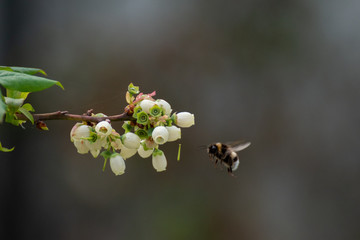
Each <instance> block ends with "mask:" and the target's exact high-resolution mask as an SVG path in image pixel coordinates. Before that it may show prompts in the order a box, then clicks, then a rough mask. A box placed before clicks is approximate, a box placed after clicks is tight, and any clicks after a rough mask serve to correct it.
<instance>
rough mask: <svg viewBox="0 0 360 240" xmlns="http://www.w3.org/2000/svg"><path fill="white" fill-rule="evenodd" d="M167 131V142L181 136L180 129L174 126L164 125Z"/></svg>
mask: <svg viewBox="0 0 360 240" xmlns="http://www.w3.org/2000/svg"><path fill="white" fill-rule="evenodd" d="M165 128H166V130H167V131H168V132H169V138H168V142H173V141H176V140H178V139H180V138H181V129H180V128H178V127H176V126H171V127H165Z"/></svg>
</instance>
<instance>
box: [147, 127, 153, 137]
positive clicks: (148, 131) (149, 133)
mask: <svg viewBox="0 0 360 240" xmlns="http://www.w3.org/2000/svg"><path fill="white" fill-rule="evenodd" d="M153 131H154V128H149V129H148V130H147V133H148V137H151V136H152V132H153Z"/></svg>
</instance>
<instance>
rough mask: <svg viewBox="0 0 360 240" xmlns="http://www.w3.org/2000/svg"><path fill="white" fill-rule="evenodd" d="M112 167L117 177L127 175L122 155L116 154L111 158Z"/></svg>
mask: <svg viewBox="0 0 360 240" xmlns="http://www.w3.org/2000/svg"><path fill="white" fill-rule="evenodd" d="M110 167H111V170H112V171H113V173H115V175H121V174H124V173H125V167H126V166H125V161H124V159H123V158H122V157H121V156H120V154H114V155H113V156H111V157H110Z"/></svg>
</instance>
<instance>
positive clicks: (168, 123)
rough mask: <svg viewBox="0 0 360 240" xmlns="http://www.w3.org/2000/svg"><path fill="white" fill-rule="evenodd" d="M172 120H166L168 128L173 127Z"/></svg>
mask: <svg viewBox="0 0 360 240" xmlns="http://www.w3.org/2000/svg"><path fill="white" fill-rule="evenodd" d="M172 122H173V121H172V120H171V119H170V118H168V119H166V126H168V127H171V126H172Z"/></svg>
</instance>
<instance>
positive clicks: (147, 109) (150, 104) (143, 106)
mask: <svg viewBox="0 0 360 240" xmlns="http://www.w3.org/2000/svg"><path fill="white" fill-rule="evenodd" d="M154 105H155V102H154V101H151V100H148V99H145V100H142V101H141V102H140V107H141V109H142V110H143V111H144V112H146V113H150V108H152V107H153V106H154Z"/></svg>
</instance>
